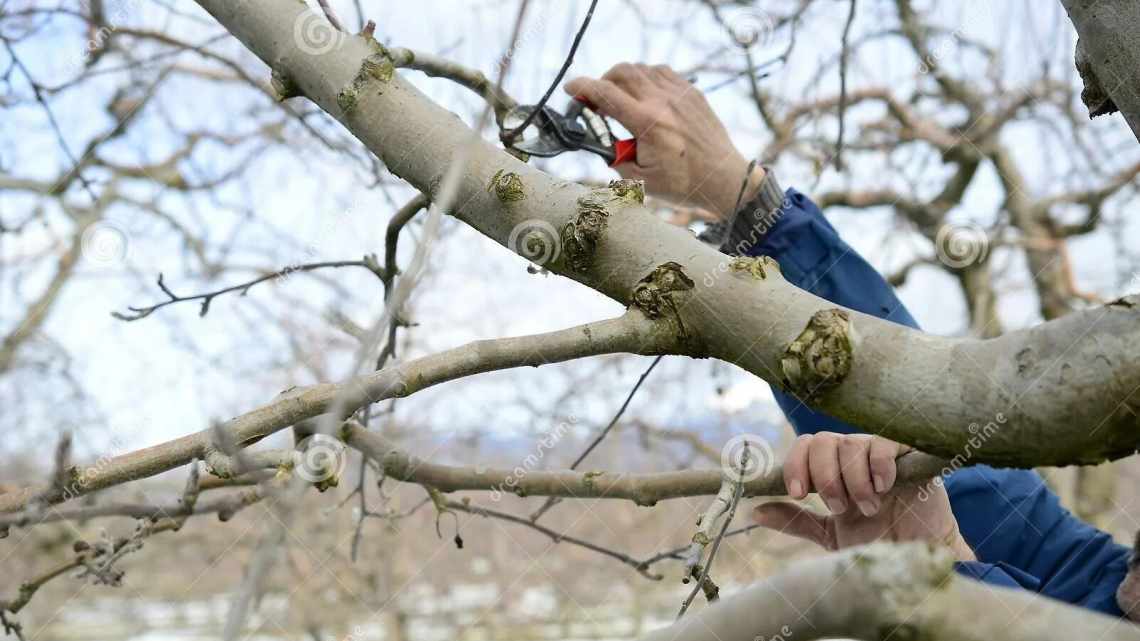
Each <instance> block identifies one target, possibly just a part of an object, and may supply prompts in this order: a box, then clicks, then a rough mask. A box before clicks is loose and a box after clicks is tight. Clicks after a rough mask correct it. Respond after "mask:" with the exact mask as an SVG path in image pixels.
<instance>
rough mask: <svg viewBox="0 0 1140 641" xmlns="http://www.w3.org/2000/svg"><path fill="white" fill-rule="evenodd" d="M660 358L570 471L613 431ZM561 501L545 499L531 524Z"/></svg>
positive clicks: (553, 497)
mask: <svg viewBox="0 0 1140 641" xmlns="http://www.w3.org/2000/svg"><path fill="white" fill-rule="evenodd" d="M662 358H664V356H658V357H656V358H654V359H653V362H652V363H650V364H649V367H648V368H646V370H645V371H644V372H642V374H641V377H640V378H638V379H637V383H636V384H634V386H633V389H631V390H629V394H628V395H626V397H625V401H624V402H623V403H622V404H621V407H619V408H618V411H617V413H615V414H614V417H613V418H612V419H610V422H609V424H607V425H606V426H605V427H604V428H602V431H601V432H598V435H597V436H596V437H594V440H593V441H592V442H591V443H590V444H589V445H588V446H587V447H586V449H585V450H584V451H583V452H582V453H581V454H579V455H578V458H577V459H575V460H574V462H573V463H571V464H570V469H572V470H576V469H578V466H579V465H580V464H581V463H582V461H584V460H586V457H587V456H589V455H590V452H593V451H594V448H595V447H597V446H598V444H599V443H601V442H602V440H603V439H605V438H606V436H607V435H608V434H609V433H610V430H611V429H613V427H614V425H617V422H618V421H619V420H620V419H621V417H622V414H625V409H626V408H627V407H629V403H630V401H632V400H633V397H634V395H635V394H637V390H639V389H641V384H642V383H644V382H645V379H646V378H648V377H649V373H650V372H652V371H653V368H654V367H657V364H658V363H660V362H661V359H662ZM561 500H562V499H560V498H558V497H556V496H552V497H550V498H548V499H546V502H544V503H543V504H542V505H541V506H540V507H539V508H538V509H537V510H535V511H534V513H533V514H531V515H530V520H531V522H534V521H537V520H538V519H539V517H541V516H542V515H543V514H545V513H546V511H547V510H549V509H550V508H552V507H554V506H555V505H556V504H557V503H558V502H559V501H561Z"/></svg>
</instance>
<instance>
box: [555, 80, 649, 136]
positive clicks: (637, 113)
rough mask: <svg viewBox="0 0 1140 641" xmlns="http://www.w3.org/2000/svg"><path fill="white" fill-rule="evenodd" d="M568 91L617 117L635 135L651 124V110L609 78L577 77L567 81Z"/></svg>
mask: <svg viewBox="0 0 1140 641" xmlns="http://www.w3.org/2000/svg"><path fill="white" fill-rule="evenodd" d="M564 89H565V91H566V93H568V94H570V95H572V96H581V97H582V98H585V99H586V100H587V101H589V102H591V103H593V105H594V106H595V107H596V108H597V110H598V111H599V112H601V113H603V114H605V115H608V116H612V117H614V118H615V119H617V121H618V122H620V123H621V124H622V125H623V126H624V127H625V128H626V129H628V130H629V131H630V133H632V134H633V135H634V136H639V135H641V134H642V132H644V131H645V130H646V129H648V128H649V126H650V118H649V112H648V111H647V110H646V109H645V107H643V106H642V105H641V104H640V103H638V101H637V100H636V99H634V97H633V96H631V95H629V93H628V92H626V91H625V90H624V89H622V88H621V87H618V86H617V85H616V84H614V83H613V82H610V81H609V80H597V79H595V78H575V79H573V80H571V81H570V82H568V83H566V85H565V87H564Z"/></svg>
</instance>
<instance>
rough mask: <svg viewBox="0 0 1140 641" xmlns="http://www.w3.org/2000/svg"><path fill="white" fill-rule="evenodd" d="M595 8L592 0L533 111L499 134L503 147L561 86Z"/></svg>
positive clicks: (527, 125)
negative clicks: (571, 42) (564, 57)
mask: <svg viewBox="0 0 1140 641" xmlns="http://www.w3.org/2000/svg"><path fill="white" fill-rule="evenodd" d="M596 6H598V0H593V1H592V2H591V3H590V8H589V9H588V10H587V11H586V17H585V19H583V20H582V26H581V27H579V28H578V34H577V35H575V36H574V43H573V44H572V45H570V53H568V54H566V60H565V61H564V62H563V63H562V68H561V69H559V70H558V75H557V76H555V77H554V82H552V83H550V86H549V87H547V88H546V93H544V94H543V95H542V99H541V100H539V101H538V103H537V104H536V105H535V107H534V109H533V110H531V112H530V113H529V114H527V116H526V120H523V121H522V123H521V124H520V125H519V126H518V127H515V128H514V129H506V130H503V131H501V132H499V140H502V141H503V144H504V145H507V146H508V147H509V146H510V144H511V143H512V142H514V140H515V138H518V137H519V134H521V133H522V132H523V131H525V130H526V128H527V127H529V126H530V123H531V122H532V121H534V118H535V116H536V115H538V112H540V111H542V108H543V106H544V105H546V101H547V100H550V96H551V94H553V93H554V90H555V89H557V88H558V85H559V84H561V82H562V78H563V77H565V76H566V72H567V71H568V70H569V69H570V65H571V64H573V62H574V54H575V53H577V51H578V45H579V44H581V42H582V36H584V35H586V27H589V26H590V18H593V17H594V7H596Z"/></svg>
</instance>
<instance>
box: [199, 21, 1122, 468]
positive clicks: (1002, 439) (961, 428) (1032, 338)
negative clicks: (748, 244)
mask: <svg viewBox="0 0 1140 641" xmlns="http://www.w3.org/2000/svg"><path fill="white" fill-rule="evenodd" d="M199 4H201V5H202V6H203V7H204V8H206V10H207V11H209V12H210V13H211V14H213V15H214V16H215V17H216V18H217V19H218V20H219V21H220V22H221V23H222V24H223V25H224V26H225V27H226V28H227V29H228V30H229V31H230V32H231V33H232V34H234V35H235V36H236V37H237V38H238V39H239V40H241V41H242V42H243V43H245V45H246V46H248V47H249V48H250V49H251V50H252V51H253V52H254V53H255V54H257V55H258V56H259V57H260V58H261V59H262V60H264V61H265V62H266V63H267V64H268V65H270V67H272V68H273V70H274V72H276V73H277V74H279V75H283V76H286V77H288V78H289V79H290V80H291V82H292V83H293V84H294V85H295V86H296V87H298V89H299V90H300V91H301V93H303V94H304V95H305V96H307V97H309V98H310V99H312V100H313V101H314V102H316V103H317V104H318V105H319V106H321V107H322V108H323V109H324V110H326V111H327V112H328V113H330V114H331V115H333V116H334V117H335V118H337V119H338V120H340V121H341V122H342V123H343V124H344V125H345V126H346V127H348V129H349V130H350V131H352V132H353V134H355V135H356V136H357V137H358V138H359V139H360V140H361V141H362V142H364V143H365V145H367V146H368V148H369V149H371V150H372V151H373V152H374V153H376V154H377V155H379V156H380V158H381V159H382V160H383V161H384V162H385V164H386V165H387V167H388V168H389V170H391V171H392V172H393V173H394V174H396V175H397V176H400V177H402V178H404V179H405V180H407V181H408V182H410V183H411V184H412V185H414V186H415V187H417V188H418V189H420V190H422V191H425V192H426V193H429V194H433V193H434V191H435V189H436V187H437V185H438V182H439V179H440V176H441V175H442V174H443V172H444V171H445V170H446V168H447V167H448V166H449V164H450V163H451V162H452V159H453V158H454V156H455V155H456V153H457V151H458V150H459V149H460V147H461V145H464V144H466V143H467V141H468V140H469V139H470V138H469V136H470V132H469V130H468V129H467V128H466V127H465V126H464V125H463V123H462V122H461V121H460V120H459V119H458V118H457V117H456V116H455V115H454V114H452V113H450V112H448V111H446V110H444V109H442V108H440V107H439V106H438V105H436V104H435V103H434V102H432V101H431V100H429V99H428V98H426V97H425V96H424V95H423V94H422V93H421V92H419V91H418V90H417V89H416V88H415V87H413V86H412V85H411V84H409V83H407V82H405V81H404V80H403V79H401V78H400V77H399V75H398V74H395V73H393V71H394V67H393V65H392V63H391V61H390V60H389V59H388V57H387V55H386V53H385V50H384V48H383V47H382V46H381V45H380V44H379V43H377V42H376V41H375V40H373V39H371V38H366V37H363V36H349V35H345V36H344V38H343V41H342V42H340V43H339V45H338V46H337V47H336V48H334V49H333V50H332V51H329V52H327V53H323V54H322V55H311V54H308V53H305V52H304V51H302V50H301V49H300V48H299V47H298V42H297V41H296V40H295V38H294V33H295V28H294V26H295V25H296V24H297V23H298V21H301V20H305V19H306V18H307V17H308V16H307V15H306V13H307V11H308V10H307V9H306V7H305V6H304V5H303V4H300V3H293V2H289V1H287V0H252V1H249V2H243V3H233V2H228V1H225V0H199ZM639 200H640V199H639V197H638V193H637V190H636V189H633V188H630V187H628V186H622V185H618V186H617V187H616V188H615V189H611V190H606V189H601V190H592V191H591V190H587V189H585V188H583V187H581V186H579V185H576V184H573V183H568V182H565V181H562V180H558V179H556V178H554V177H552V176H549V175H547V174H545V173H542V172H540V171H537V170H535V169H533V168H531V167H529V166H527V165H526V164H524V163H522V162H520V161H518V160H516V159H515V158H513V157H511V156H509V155H508V154H506V153H504V152H502V151H500V150H498V149H496V148H494V147H492V146H491V145H490V144H487V143H480V144H479V145H478V146H477V148H476V149H475V150H474V151H473V152H472V153H471V154H470V155H469V162H468V165H467V170H466V172H465V175H464V177H463V179H462V184H461V186H460V194H459V199H458V202H459V203H460V204H459V206H457V207H456V208H455V211H453V212H452V213H453V214H454V215H455V216H456V217H458V218H459V219H461V220H463V221H464V222H466V223H468V224H470V225H471V226H473V227H474V228H476V229H477V230H479V231H480V232H482V233H484V234H485V235H487V236H488V237H490V238H492V239H494V240H496V241H498V242H499V243H502V244H504V245H508V246H509V245H510V243H511V241H512V240H516V241H517V238H515V237H514V235H516V234H517V233H518V232H517V230H518V228H519V227H520V226H522V225H527V224H535V223H536V222H537V223H539V224H542V225H545V226H548V227H553V228H554V229H561V230H562V238H563V239H566V240H565V241H564V242H562V245H561V247H560V250H561V251H560V252H559V254H558V256H557V258H554V259H552V260H550V262H548V263H547V264H546V267H547V268H549V269H550V270H551V271H554V272H556V273H560V274H563V275H565V276H568V277H570V278H573V279H575V280H578V281H580V282H583V283H584V284H586V285H588V286H590V287H593V288H594V289H596V290H598V291H599V292H602V293H603V294H606V295H607V296H610V297H611V298H614V299H615V300H618V301H621V302H623V303H630V302H631V301H633V300H634V295H635V294H637V296H638V297H639V298H638V300H637V301H636V303H637V304H638V305H639V306H641V307H642V308H643V309H644V310H646V313H647V315H648V316H650V317H651V318H654V319H655V321H656V323H657V324H658V325H659V326H661V327H662V328H665V329H666V330H667V331H671V332H673V333H675V335H676V337H677V339H678V340H679V341H680V343H681V345H680V347H679V349H678V350H677V352H678V353H686V354H690V355H693V356H698V357H700V356H711V357H716V358H720V359H723V360H727V361H730V362H733V363H736V364H737V365H739V366H740V367H742V368H744V369H745V370H747V371H749V372H752V373H753V374H756V375H758V376H760V377H762V378H764V379H765V380H767V381H769V382H771V383H775V384H778V385H782V386H783V387H784V388H785V389H788V390H789V391H792V392H794V393H797V394H799V395H801V396H804V397H806V398H807V400H808V401H809V402H810V404H811V405H813V406H814V407H817V408H819V409H822V410H824V411H826V412H828V413H830V414H832V415H834V416H836V417H837V418H840V419H842V420H846V421H848V422H851V423H853V424H856V425H859V426H861V427H863V428H864V429H866V430H868V431H871V432H876V433H880V434H882V435H884V436H886V437H889V438H892V439H895V440H898V441H902V442H905V443H909V444H912V445H915V446H917V447H918V448H919V449H922V450H924V451H928V452H931V453H934V454H939V455H943V456H946V457H954V456H956V455H958V454H960V453H962V452H965V451H968V452H970V453H971V454H970V456H971V458H972V461H973V462H988V463H993V464H998V465H1012V466H1031V465H1043V464H1051V465H1064V464H1072V463H1091V462H1098V461H1101V460H1105V459H1113V458H1119V457H1122V456H1126V455H1129V454H1131V453H1133V452H1134V451H1135V450H1136V448H1137V444H1138V442H1140V429H1138V428H1140V393H1138V392H1140V304H1138V303H1140V301H1138V300H1137V299H1127V300H1125V301H1120V302H1118V303H1116V304H1113V305H1109V306H1106V307H1104V308H1100V309H1095V310H1088V311H1082V312H1078V313H1074V314H1071V315H1069V316H1067V317H1066V318H1064V319H1060V320H1058V321H1054V322H1050V323H1045V324H1042V325H1040V326H1037V327H1034V328H1031V329H1028V330H1024V331H1019V332H1013V333H1010V334H1007V335H1005V336H1002V337H1000V338H997V339H993V340H988V341H979V340H958V339H945V338H936V337H932V336H929V335H926V334H923V333H921V332H917V331H914V330H911V329H908V328H905V327H901V326H899V325H895V324H892V323H888V322H886V321H883V320H881V319H878V318H875V317H872V316H868V315H865V314H861V313H858V312H855V311H852V310H842V311H840V312H838V313H830V312H828V311H827V310H834V309H835V306H834V305H832V304H831V303H829V302H827V301H825V300H823V299H820V298H818V297H816V296H813V295H811V294H807V293H805V292H803V291H802V290H800V289H798V288H796V287H794V286H792V285H791V284H789V283H788V282H787V281H785V280H784V279H783V278H782V277H781V276H780V275H779V273H778V270H776V269H772V268H769V269H767V270H764V269H763V268H762V267H761V268H759V269H756V268H752V267H749V266H748V265H741V264H740V263H739V261H732V263H731V264H730V263H729V261H728V259H727V258H726V257H725V256H724V255H722V254H720V253H719V252H717V251H715V250H713V249H711V248H708V247H705V246H703V245H702V244H700V243H699V242H698V241H696V240H695V239H693V238H692V236H691V234H689V233H688V232H686V231H684V230H681V229H677V228H673V227H671V226H669V225H667V224H666V223H664V222H663V221H660V220H659V219H657V218H656V217H655V216H654V215H653V214H652V213H651V212H649V211H648V210H646V208H645V207H643V206H642V205H641V204H640V202H639ZM516 249H517V248H516ZM737 267H743V268H742V269H736V268H737ZM635 290H636V292H635ZM809 324H811V327H810V328H809V327H808V325H809ZM797 339H799V340H797ZM813 355H814V359H813V358H812V357H813ZM851 362H853V363H854V366H852V367H851V368H850V370H849V371H845V369H844V365H845V364H849V363H851ZM995 416H1001V417H1003V418H1004V419H1005V420H1004V422H1003V424H1002V426H1001V429H998V430H995V431H993V432H992V433H990V434H987V437H986V439H985V440H984V442H983V443H980V444H977V443H976V441H977V438H976V436H975V434H974V432H971V430H970V426H971V425H974V426H975V427H976V426H977V425H980V424H987V423H989V422H992V421H993V420H994V417H995ZM975 431H976V429H975Z"/></svg>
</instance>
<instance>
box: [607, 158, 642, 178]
mask: <svg viewBox="0 0 1140 641" xmlns="http://www.w3.org/2000/svg"><path fill="white" fill-rule="evenodd" d="M635 160H636V159H634V160H627V161H625V162H623V163H621V164H620V165H614V166H613V168H614V170H615V171H617V172H618V175H619V176H621V177H622V178H625V179H627V180H645V172H644V171H642V170H641V167H640V166H639V165H638V164H637V163H636V162H635Z"/></svg>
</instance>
